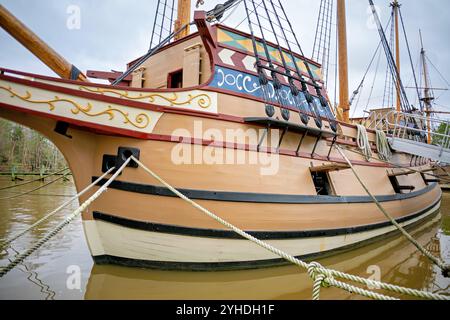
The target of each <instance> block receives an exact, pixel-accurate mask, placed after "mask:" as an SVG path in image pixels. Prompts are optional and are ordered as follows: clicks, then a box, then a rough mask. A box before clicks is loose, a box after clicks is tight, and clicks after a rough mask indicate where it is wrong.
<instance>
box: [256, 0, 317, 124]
mask: <svg viewBox="0 0 450 320" xmlns="http://www.w3.org/2000/svg"><path fill="white" fill-rule="evenodd" d="M262 4H263V5H264V9H265V10H266V12H269V10H268V9H267V6H266V2H265V1H262ZM274 9H275V8H274ZM273 14H274V15H275V16H276V17H278V15H277V14H276V13H275V12H273ZM278 22H279V23H280V24H281V21H280V20H279V19H278ZM269 23H270V26H271V28H272V32H273V34H274V36H275V40H276V43H277V50H278V53H279V55H280V57H281V61H282V63H283V67H284V70H285V73H286V77H287V78H288V82H289V87H290V90H291V94H292V96H293V97H294V101H295V105H296V107H297V109H298V111H299V115H300V119H301V120H302V122H303V124H305V125H306V124H308V122H309V116H307V114H308V111H309V110H307V109H305V108H304V103H302V102H301V101H300V99H299V94H300V90H299V89H298V88H297V86H296V85H295V83H294V79H293V78H292V75H291V71H290V69H289V67H288V65H287V63H286V58H285V56H284V51H283V49H282V48H281V46H280V41H279V40H278V36H277V31H276V30H275V27H274V23H272V19H270V16H269ZM278 27H279V28H280V30H282V29H283V27H282V26H281V25H278ZM308 109H309V108H308ZM301 111H303V112H301Z"/></svg>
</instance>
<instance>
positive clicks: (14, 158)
mask: <svg viewBox="0 0 450 320" xmlns="http://www.w3.org/2000/svg"><path fill="white" fill-rule="evenodd" d="M66 166H67V164H66V161H65V159H64V157H63V155H62V154H61V152H59V150H58V149H57V148H56V146H55V145H54V144H53V143H52V142H50V141H49V140H48V139H46V138H45V137H44V136H42V135H41V134H39V133H38V132H36V131H33V130H31V129H29V128H26V127H24V126H21V125H18V124H15V123H13V122H10V121H7V120H4V119H0V172H12V171H14V172H36V173H38V172H41V170H42V171H47V172H49V171H56V170H58V169H62V168H65V167H66Z"/></svg>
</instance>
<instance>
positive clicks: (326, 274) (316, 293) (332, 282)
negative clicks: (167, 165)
mask: <svg viewBox="0 0 450 320" xmlns="http://www.w3.org/2000/svg"><path fill="white" fill-rule="evenodd" d="M131 158H132V159H133V161H134V162H136V163H137V164H138V165H139V166H140V167H141V168H142V169H143V170H144V171H146V172H147V173H148V174H150V175H151V176H152V177H153V178H155V179H156V180H158V181H159V182H160V183H161V184H163V185H164V186H165V187H167V188H168V189H169V190H170V191H171V192H173V193H174V194H175V195H177V196H178V197H179V198H181V199H182V200H184V201H185V202H187V203H189V204H190V205H191V206H193V207H194V208H196V209H198V210H199V211H201V212H203V213H204V214H206V215H207V216H209V217H210V218H212V219H214V220H216V221H217V222H219V223H220V224H222V225H223V226H225V227H227V228H229V229H231V230H233V231H234V232H235V233H237V234H238V235H240V236H241V237H243V238H245V239H247V240H249V241H251V242H253V243H255V244H257V245H258V246H260V247H262V248H264V249H266V250H268V251H270V252H272V253H274V254H276V255H278V256H280V257H282V258H283V259H285V260H287V261H289V262H291V263H293V264H295V265H297V266H299V267H301V268H303V269H306V270H307V271H308V275H309V276H310V277H311V278H312V279H313V281H314V284H313V299H315V300H317V299H319V298H320V289H321V287H329V286H333V287H336V288H340V289H342V290H345V291H347V292H350V293H356V294H359V295H361V296H364V297H368V298H371V299H375V300H397V299H396V298H394V297H390V296H386V295H383V294H379V293H376V292H372V291H370V290H366V289H363V288H360V287H357V286H354V285H350V284H348V283H345V282H342V281H338V280H336V279H335V278H340V279H344V280H349V281H352V282H356V283H360V284H363V285H366V286H369V287H375V288H380V289H383V290H389V291H392V292H395V293H400V294H404V295H409V296H413V297H418V298H423V299H432V300H449V297H446V296H443V295H439V294H434V293H430V292H426V291H421V290H416V289H411V288H405V287H400V286H396V285H392V284H388V283H384V282H380V281H375V280H369V279H365V278H362V277H358V276H355V275H351V274H347V273H345V272H341V271H337V270H333V269H327V268H324V267H323V266H321V265H320V264H319V263H317V262H312V263H306V262H304V261H302V260H300V259H297V258H295V257H294V256H292V255H290V254H288V253H286V252H284V251H282V250H280V249H277V248H275V247H274V246H272V245H270V244H268V243H266V242H264V241H261V240H259V239H257V238H255V237H253V236H252V235H250V234H248V233H247V232H245V231H243V230H241V229H239V228H238V227H236V226H234V225H233V224H231V223H229V222H227V221H225V220H224V219H222V218H220V217H219V216H217V215H215V214H214V213H212V212H211V211H209V210H208V209H206V208H204V207H202V206H201V205H199V204H197V203H196V202H194V201H193V200H191V199H189V198H188V197H186V196H185V195H184V194H182V193H181V192H179V191H178V190H177V189H175V188H174V187H172V186H171V185H170V184H169V183H167V182H166V181H164V180H163V179H162V178H161V177H159V176H158V175H157V174H156V173H154V172H153V171H152V170H150V169H149V168H147V167H146V166H145V165H144V164H142V163H141V162H140V161H139V160H137V159H136V158H134V157H133V156H131Z"/></svg>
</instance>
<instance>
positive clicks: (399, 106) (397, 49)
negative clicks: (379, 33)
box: [391, 0, 402, 112]
mask: <svg viewBox="0 0 450 320" xmlns="http://www.w3.org/2000/svg"><path fill="white" fill-rule="evenodd" d="M391 6H392V8H393V10H394V26H395V64H396V65H397V72H398V79H400V24H399V9H400V4H399V3H398V0H394V2H392V3H391ZM401 111H402V103H401V92H400V81H399V80H398V81H397V112H401Z"/></svg>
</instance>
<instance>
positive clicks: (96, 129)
mask: <svg viewBox="0 0 450 320" xmlns="http://www.w3.org/2000/svg"><path fill="white" fill-rule="evenodd" d="M0 107H3V108H6V109H11V110H14V111H18V112H20V113H25V114H32V115H36V116H39V117H44V118H49V119H52V120H56V121H64V122H67V123H69V124H71V125H73V126H74V127H75V128H78V129H81V130H84V131H88V132H92V133H96V134H102V135H110V136H125V137H132V138H137V139H149V137H150V135H149V134H148V133H145V132H138V131H134V130H127V129H119V128H115V127H110V126H105V125H100V124H96V123H92V122H86V121H81V120H76V119H72V118H66V117H61V116H58V115H53V114H49V113H45V112H40V111H36V110H29V109H24V108H21V107H16V106H13V105H10V104H6V103H2V102H0Z"/></svg>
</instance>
